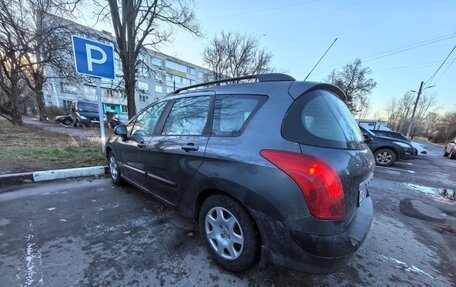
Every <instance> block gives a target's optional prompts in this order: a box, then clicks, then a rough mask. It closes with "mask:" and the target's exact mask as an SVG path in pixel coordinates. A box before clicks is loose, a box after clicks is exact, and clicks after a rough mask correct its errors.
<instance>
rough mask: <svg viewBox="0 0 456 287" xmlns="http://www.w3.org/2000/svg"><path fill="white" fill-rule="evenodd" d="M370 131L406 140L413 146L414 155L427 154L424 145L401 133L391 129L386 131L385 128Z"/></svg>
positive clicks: (378, 134)
mask: <svg viewBox="0 0 456 287" xmlns="http://www.w3.org/2000/svg"><path fill="white" fill-rule="evenodd" d="M370 131H371V132H373V133H374V134H375V135H377V136H382V137H389V138H395V139H400V140H403V141H407V142H408V143H410V144H411V145H412V147H413V148H414V155H415V156H417V155H425V154H427V148H426V147H425V146H423V145H422V144H420V143H417V142H414V141H410V140H409V139H408V138H407V137H406V136H404V135H403V134H401V133H398V132H393V131H386V130H370Z"/></svg>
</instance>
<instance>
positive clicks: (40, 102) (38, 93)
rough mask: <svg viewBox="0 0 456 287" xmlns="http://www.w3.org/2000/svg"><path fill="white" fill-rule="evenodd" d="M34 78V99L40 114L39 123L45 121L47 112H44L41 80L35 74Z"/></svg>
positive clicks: (38, 75) (39, 76)
mask: <svg viewBox="0 0 456 287" xmlns="http://www.w3.org/2000/svg"><path fill="white" fill-rule="evenodd" d="M34 77H35V87H34V91H33V92H35V97H36V104H37V106H38V112H39V114H40V121H47V120H48V118H47V112H46V104H45V103H44V94H43V78H42V77H41V75H40V74H39V72H37V74H36V75H35V76H34Z"/></svg>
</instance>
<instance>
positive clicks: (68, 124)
mask: <svg viewBox="0 0 456 287" xmlns="http://www.w3.org/2000/svg"><path fill="white" fill-rule="evenodd" d="M72 123H73V121H72V120H69V119H65V120H64V121H63V124H64V125H66V126H71V124H72Z"/></svg>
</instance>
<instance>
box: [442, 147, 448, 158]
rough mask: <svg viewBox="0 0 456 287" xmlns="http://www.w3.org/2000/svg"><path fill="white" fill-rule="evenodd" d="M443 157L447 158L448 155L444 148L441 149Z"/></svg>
mask: <svg viewBox="0 0 456 287" xmlns="http://www.w3.org/2000/svg"><path fill="white" fill-rule="evenodd" d="M443 156H448V153H447V151H446V147H445V148H444V149H443Z"/></svg>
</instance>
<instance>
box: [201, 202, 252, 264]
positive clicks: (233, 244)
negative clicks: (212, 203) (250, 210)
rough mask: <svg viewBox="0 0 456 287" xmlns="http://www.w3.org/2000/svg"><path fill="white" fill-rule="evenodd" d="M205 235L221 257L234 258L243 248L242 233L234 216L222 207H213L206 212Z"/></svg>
mask: <svg viewBox="0 0 456 287" xmlns="http://www.w3.org/2000/svg"><path fill="white" fill-rule="evenodd" d="M205 231H206V237H207V240H208V241H209V244H210V246H211V247H212V249H213V250H214V251H215V252H216V253H217V254H218V255H219V256H221V257H223V258H225V259H228V260H234V259H236V258H238V257H239V256H240V255H241V253H242V249H243V248H244V235H243V233H242V228H241V225H240V224H239V222H238V220H237V219H236V217H235V216H234V215H233V214H232V213H231V212H229V211H228V210H227V209H225V208H223V207H214V208H212V209H211V210H209V212H208V213H207V214H206V220H205Z"/></svg>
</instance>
